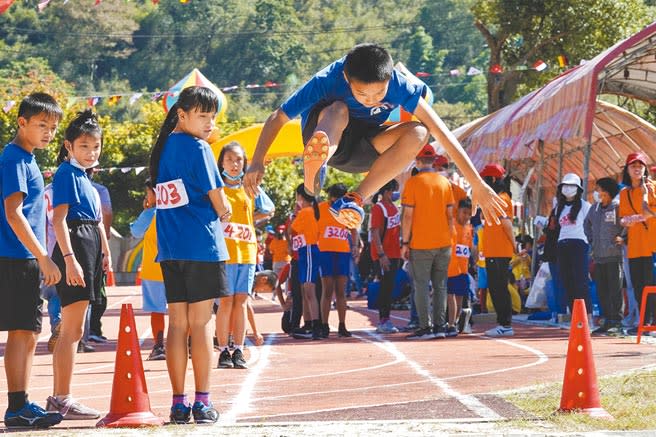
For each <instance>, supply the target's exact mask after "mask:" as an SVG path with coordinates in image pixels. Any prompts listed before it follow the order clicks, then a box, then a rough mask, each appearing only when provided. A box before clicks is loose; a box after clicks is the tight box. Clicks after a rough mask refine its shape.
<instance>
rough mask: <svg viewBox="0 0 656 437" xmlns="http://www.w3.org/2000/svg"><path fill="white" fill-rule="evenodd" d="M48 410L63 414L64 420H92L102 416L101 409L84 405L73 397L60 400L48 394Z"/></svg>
mask: <svg viewBox="0 0 656 437" xmlns="http://www.w3.org/2000/svg"><path fill="white" fill-rule="evenodd" d="M46 410H47V411H49V412H57V413H59V414H61V415H62V417H63V418H64V420H91V419H98V418H99V417H100V411H98V410H94V409H93V408H90V407H87V406H85V405H82V404H81V403H79V402H78V401H76V400H75V399H73V398H72V397H69V398H68V399H66V400H65V401H60V400H58V399H57V398H56V397H54V396H48V401H47V402H46Z"/></svg>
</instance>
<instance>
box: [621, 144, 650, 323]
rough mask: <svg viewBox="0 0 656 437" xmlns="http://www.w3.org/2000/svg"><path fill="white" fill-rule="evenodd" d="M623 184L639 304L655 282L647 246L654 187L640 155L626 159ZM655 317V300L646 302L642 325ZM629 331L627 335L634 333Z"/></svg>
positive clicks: (624, 214)
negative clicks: (647, 287)
mask: <svg viewBox="0 0 656 437" xmlns="http://www.w3.org/2000/svg"><path fill="white" fill-rule="evenodd" d="M622 183H623V184H624V185H625V186H626V187H625V188H624V189H623V190H622V191H621V192H620V205H619V215H620V217H621V221H620V223H621V224H622V226H624V227H626V228H627V229H628V235H627V237H628V243H627V256H628V258H629V271H630V273H631V282H632V283H633V292H634V294H635V298H636V301H637V303H638V305H640V304H641V302H642V291H643V288H644V287H645V286H647V285H652V284H653V283H654V276H653V270H652V269H653V261H652V252H653V250H654V247H652V245H651V244H650V238H649V234H650V232H649V225H650V224H651V223H650V219H652V217H654V212H653V211H656V185H655V184H654V183H653V182H652V181H650V180H649V179H648V178H647V158H646V156H645V155H643V154H642V153H639V152H638V153H631V154H629V156H627V158H626V165H625V166H624V170H623V172H622ZM655 315H656V311H655V305H654V301H653V300H652V299H650V300H649V302H648V303H647V308H646V310H645V318H644V321H645V324H650V323H653V322H654V320H653V317H654V316H655ZM636 332H637V329H636V328H630V329H629V330H628V333H629V334H635V333H636Z"/></svg>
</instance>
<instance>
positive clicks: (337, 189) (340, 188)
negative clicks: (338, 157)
mask: <svg viewBox="0 0 656 437" xmlns="http://www.w3.org/2000/svg"><path fill="white" fill-rule="evenodd" d="M326 191H328V195H329V196H330V197H333V198H335V199H339V198H340V197H343V196H344V194H346V192H347V191H348V188H346V185H344V184H342V183H337V184H334V185H331V186H330V187H328V189H327V190H326Z"/></svg>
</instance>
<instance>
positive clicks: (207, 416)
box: [191, 349, 239, 425]
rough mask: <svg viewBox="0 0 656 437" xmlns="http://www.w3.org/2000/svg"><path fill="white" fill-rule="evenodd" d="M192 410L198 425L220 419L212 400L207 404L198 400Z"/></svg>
mask: <svg viewBox="0 0 656 437" xmlns="http://www.w3.org/2000/svg"><path fill="white" fill-rule="evenodd" d="M237 350H239V349H237ZM191 412H192V413H193V415H194V422H196V424H197V425H202V424H207V423H216V421H217V420H219V412H218V411H216V410H215V409H214V406H213V405H212V403H211V402H210V404H209V405H205V404H204V403H202V402H200V401H196V402H194V405H193V406H192V407H191Z"/></svg>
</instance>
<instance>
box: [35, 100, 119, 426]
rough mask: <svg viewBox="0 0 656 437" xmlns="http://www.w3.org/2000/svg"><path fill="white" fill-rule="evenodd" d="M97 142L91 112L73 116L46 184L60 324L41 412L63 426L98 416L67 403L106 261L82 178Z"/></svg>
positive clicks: (94, 161)
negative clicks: (49, 390) (49, 196)
mask: <svg viewBox="0 0 656 437" xmlns="http://www.w3.org/2000/svg"><path fill="white" fill-rule="evenodd" d="M102 141H103V135H102V129H101V128H100V125H99V124H98V117H97V116H96V114H94V113H93V112H91V110H86V111H84V112H81V113H79V114H78V116H77V117H76V118H75V119H74V120H73V121H71V123H70V124H69V126H68V128H66V132H65V134H64V144H63V145H62V147H61V150H60V152H59V157H58V161H59V162H60V163H61V164H60V166H59V168H58V169H57V172H56V173H55V176H54V178H53V181H52V193H53V207H54V211H53V216H52V224H53V228H54V230H55V236H56V238H57V244H56V246H55V248H54V250H53V254H52V258H53V261H54V262H55V264H57V266H58V267H59V269H60V271H61V272H62V279H61V281H60V282H59V283H58V284H57V294H59V297H60V299H61V305H62V321H61V329H60V334H59V338H58V340H57V343H56V344H55V348H54V351H53V357H52V361H53V375H54V387H53V389H54V393H53V396H50V397H48V402H47V407H46V409H47V410H48V411H57V412H59V413H61V415H62V416H64V419H69V420H80V419H97V418H98V417H100V413H99V412H98V411H96V410H94V409H92V408H89V407H86V406H84V405H82V404H81V403H79V402H77V401H76V400H75V399H73V397H72V396H71V380H72V378H73V368H74V366H75V353H76V350H77V344H78V342H79V341H80V339H81V338H82V332H83V330H84V322H85V316H86V313H87V307H88V306H89V302H95V301H96V300H97V299H99V298H100V289H101V286H102V272H103V269H105V270H106V269H107V268H108V267H109V262H110V260H111V256H110V253H109V245H108V244H107V236H106V235H105V228H104V227H103V226H102V215H101V211H100V197H99V196H98V192H97V191H96V190H95V189H94V188H93V185H91V180H90V179H89V176H88V175H87V170H88V169H90V168H93V167H95V166H96V165H98V158H99V157H100V152H101V149H102ZM64 272H65V275H64V274H63V273H64Z"/></svg>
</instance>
